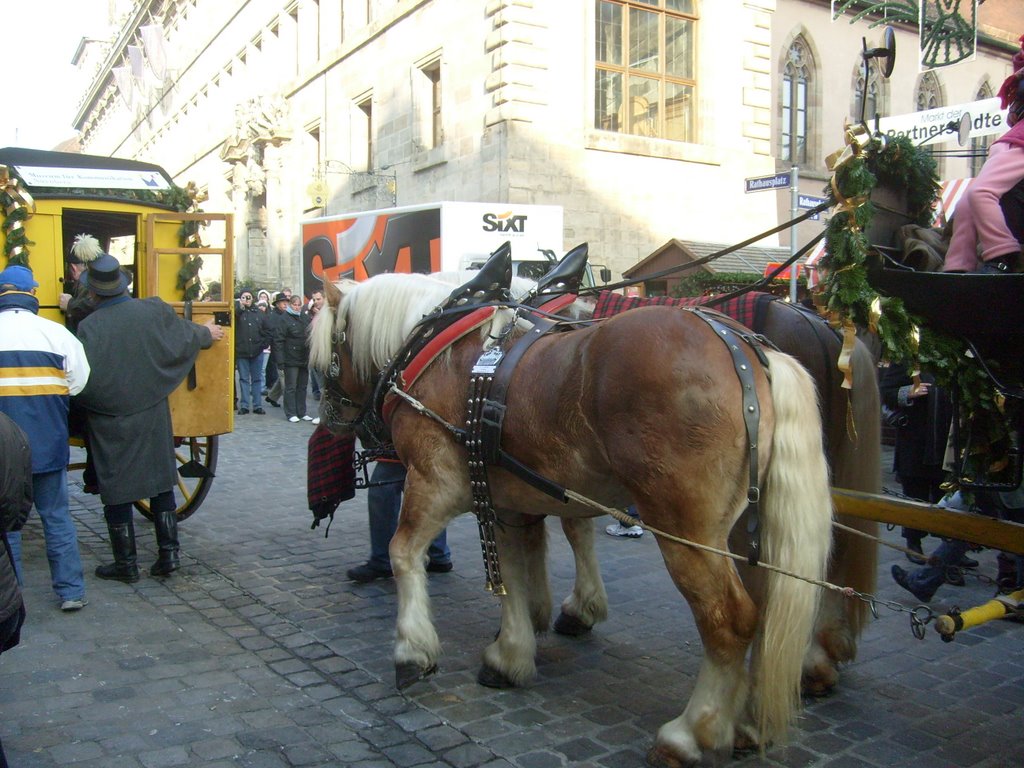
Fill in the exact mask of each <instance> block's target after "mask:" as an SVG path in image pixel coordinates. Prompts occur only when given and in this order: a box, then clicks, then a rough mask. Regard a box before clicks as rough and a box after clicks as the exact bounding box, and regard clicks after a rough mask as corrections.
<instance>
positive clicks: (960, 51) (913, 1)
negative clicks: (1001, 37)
mask: <svg viewBox="0 0 1024 768" xmlns="http://www.w3.org/2000/svg"><path fill="white" fill-rule="evenodd" d="M857 9H859V10H857ZM847 11H852V12H853V16H852V17H851V18H850V23H851V24H855V23H856V22H858V21H860V20H861V19H864V18H865V17H868V16H874V17H877V18H876V19H875V20H874V21H872V22H871V23H870V24H869V25H868V26H869V27H872V28H874V27H877V26H879V25H881V24H892V23H894V22H897V23H903V24H908V25H911V26H916V27H917V30H918V37H919V40H920V51H919V58H918V63H919V65H920V67H921V69H937V68H939V67H948V66H952V65H953V64H957V63H959V62H961V61H965V60H967V59H970V58H973V56H974V54H975V51H976V50H977V42H978V0H884V1H879V2H865V0H832V20H833V21H835V20H836V19H837V18H838V17H839V16H840V15H842V14H843V13H846V12H847Z"/></svg>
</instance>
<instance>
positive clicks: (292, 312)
mask: <svg viewBox="0 0 1024 768" xmlns="http://www.w3.org/2000/svg"><path fill="white" fill-rule="evenodd" d="M323 303H324V295H323V292H322V291H319V290H315V291H313V293H312V296H311V297H310V298H309V300H305V299H303V297H302V296H300V295H298V294H294V295H293V294H292V290H291V288H282V289H281V290H280V291H278V292H276V293H275V294H274V297H273V300H271V298H270V294H269V293H268V292H267V291H265V290H261V291H259V292H258V293H256V294H255V296H254V294H253V292H252V291H251V290H242V291H239V293H238V296H237V297H236V300H235V367H236V370H237V373H238V386H237V393H236V394H237V397H236V401H237V404H238V415H239V416H245V415H247V414H250V413H252V414H254V415H258V416H262V415H265V414H266V411H265V410H264V409H263V401H262V398H264V397H265V398H266V400H267V403H269V404H270V405H271V406H273V407H274V408H280V407H281V406H282V403H283V405H284V417H285V419H287V420H288V421H289V422H291V423H297V422H300V421H311V422H313V423H314V424H319V423H320V418H319V417H318V416H310V415H309V414H308V413H306V394H307V392H310V391H311V392H312V395H313V398H314V399H315V400H319V399H320V383H321V382H320V378H319V374H318V373H317V372H316V371H311V370H310V368H309V347H308V346H307V344H306V335H307V333H308V330H309V325H310V323H312V322H313V318H314V317H316V314H317V313H318V312H319V311H320V309H321V308H322V307H323ZM310 385H312V388H311V389H310Z"/></svg>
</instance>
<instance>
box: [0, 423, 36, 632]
mask: <svg viewBox="0 0 1024 768" xmlns="http://www.w3.org/2000/svg"><path fill="white" fill-rule="evenodd" d="M0 456H3V461H2V462H0V534H2V539H0V624H3V622H5V621H7V620H8V619H10V618H11V616H13V615H14V614H15V613H17V612H18V611H20V610H21V607H22V600H21V591H20V590H19V589H18V580H17V578H16V577H15V575H14V564H13V562H12V560H11V556H10V554H9V552H8V549H7V533H8V532H9V531H18V530H21V526H22V525H24V523H25V519H26V518H27V517H28V513H29V510H30V509H32V453H31V450H30V449H29V445H28V437H27V436H26V435H25V433H24V432H23V431H22V429H21V427H19V426H18V425H17V424H15V423H14V420H13V419H11V418H10V417H9V416H8V415H7V414H5V413H0ZM16 632H17V631H16V630H15V635H14V636H12V637H10V638H3V637H0V651H3V650H6V649H7V648H10V647H13V646H14V645H17V636H16ZM5 641H6V642H5Z"/></svg>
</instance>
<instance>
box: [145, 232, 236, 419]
mask: <svg viewBox="0 0 1024 768" xmlns="http://www.w3.org/2000/svg"><path fill="white" fill-rule="evenodd" d="M193 222H203V223H204V226H202V227H201V228H200V231H199V240H200V241H201V242H195V241H193V242H192V243H191V244H189V245H184V246H183V245H181V244H180V243H181V239H180V232H181V231H182V226H183V225H184V224H186V223H188V224H191V223H193ZM232 241H233V234H232V219H231V215H230V214H213V213H202V214H190V213H173V212H160V213H150V214H147V216H146V231H145V250H146V258H145V270H144V273H145V274H144V277H143V295H145V296H159V297H160V298H161V299H163V300H164V301H166V302H167V303H168V304H170V305H171V306H172V307H174V309H175V311H176V312H177V313H178V315H180V316H181V317H186V318H188V319H191V320H192V321H193V322H196V323H199V324H202V323H205V322H206V321H207V320H209V319H211V318H213V319H214V320H215V321H216V322H217V323H218V324H219V325H222V326H224V330H225V331H226V334H225V336H224V339H223V340H221V341H218V342H214V344H213V346H212V347H211V348H210V349H204V350H202V351H201V352H200V353H199V358H198V360H197V361H196V365H195V369H194V370H193V371H192V373H190V374H189V376H188V377H187V378H186V380H185V381H183V382H182V383H181V385H180V386H179V387H178V388H177V389H176V390H175V391H174V393H173V394H172V395H171V398H170V404H171V420H172V422H173V425H174V434H175V435H176V436H179V437H197V436H209V435H219V434H224V433H226V432H230V431H231V428H232V426H233V423H234V422H233V418H234V407H233V406H234V381H235V379H234V369H235V342H234V333H233V329H232V327H231V324H232V322H233V320H234V317H233V313H234V302H233V296H234V260H233V258H232Z"/></svg>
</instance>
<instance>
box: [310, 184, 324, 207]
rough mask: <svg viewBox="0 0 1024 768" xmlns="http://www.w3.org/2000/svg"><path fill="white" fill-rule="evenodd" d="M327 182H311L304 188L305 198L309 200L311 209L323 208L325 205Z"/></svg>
mask: <svg viewBox="0 0 1024 768" xmlns="http://www.w3.org/2000/svg"><path fill="white" fill-rule="evenodd" d="M327 193H328V189H327V182H325V181H324V180H323V179H317V180H316V181H313V182H312V183H311V184H310V185H309V186H308V187H306V196H307V197H308V198H309V203H310V207H311V208H323V207H324V205H326V204H327Z"/></svg>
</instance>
